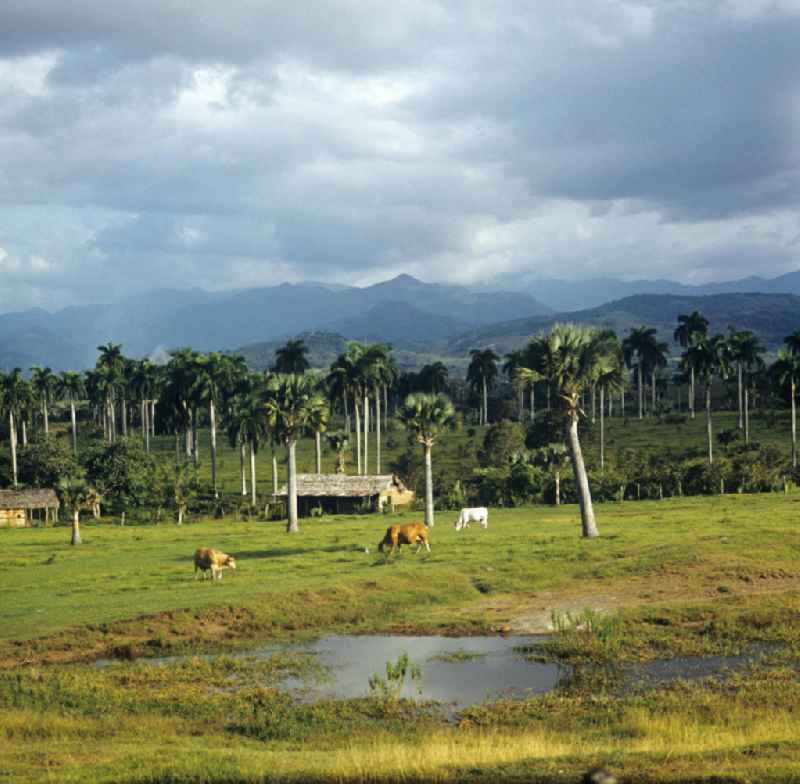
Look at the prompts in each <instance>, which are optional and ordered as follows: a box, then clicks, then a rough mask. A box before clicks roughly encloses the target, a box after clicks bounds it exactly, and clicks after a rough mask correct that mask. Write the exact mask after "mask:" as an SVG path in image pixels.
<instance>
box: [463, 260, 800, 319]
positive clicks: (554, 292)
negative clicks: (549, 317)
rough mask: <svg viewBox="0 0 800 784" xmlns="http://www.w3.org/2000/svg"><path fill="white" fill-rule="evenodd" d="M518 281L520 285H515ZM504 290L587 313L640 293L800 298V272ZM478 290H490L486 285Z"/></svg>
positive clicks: (503, 284)
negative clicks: (693, 281)
mask: <svg viewBox="0 0 800 784" xmlns="http://www.w3.org/2000/svg"><path fill="white" fill-rule="evenodd" d="M515 282H516V285H514V283H515ZM493 285H496V286H497V287H500V288H512V287H513V290H514V291H527V292H529V293H530V294H532V295H533V296H534V297H535V298H537V299H539V300H540V301H542V302H546V303H547V304H548V305H549V306H550V307H551V308H553V309H554V310H557V311H562V312H563V311H571V310H585V309H587V308H594V307H597V306H598V305H602V304H603V303H605V302H613V301H616V300H619V299H623V298H625V297H630V296H634V295H636V294H671V295H676V296H690V297H699V296H705V295H711V294H732V293H761V294H795V295H798V296H800V270H798V271H796V272H790V273H787V274H786V275H781V276H780V277H777V278H763V277H759V276H750V277H747V278H741V279H739V280H732V281H723V282H720V283H707V284H703V285H698V286H692V285H686V284H683V283H678V282H676V281H672V280H663V279H658V280H632V281H625V280H617V279H614V278H592V279H589V280H579V281H565V280H555V279H536V278H533V277H532V276H525V275H523V276H521V277H520V276H515V277H514V278H511V277H506V278H499V279H496V280H495V281H494V282H493ZM477 288H479V289H480V288H487V287H486V286H485V285H483V286H480V287H477Z"/></svg>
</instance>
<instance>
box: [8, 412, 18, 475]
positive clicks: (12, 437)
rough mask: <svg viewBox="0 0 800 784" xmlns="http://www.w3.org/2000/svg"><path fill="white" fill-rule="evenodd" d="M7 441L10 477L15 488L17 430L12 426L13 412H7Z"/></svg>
mask: <svg viewBox="0 0 800 784" xmlns="http://www.w3.org/2000/svg"><path fill="white" fill-rule="evenodd" d="M8 441H9V444H10V446H11V476H12V479H13V481H14V487H16V486H17V428H16V426H15V424H14V412H13V411H9V412H8Z"/></svg>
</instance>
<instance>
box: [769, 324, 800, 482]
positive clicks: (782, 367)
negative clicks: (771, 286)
mask: <svg viewBox="0 0 800 784" xmlns="http://www.w3.org/2000/svg"><path fill="white" fill-rule="evenodd" d="M795 336H798V337H800V333H797V332H796V333H793V335H790V336H789V337H787V338H786V339H785V340H784V343H785V344H786V346H787V347H786V349H783V350H782V351H780V352H779V353H778V360H777V362H775V364H774V365H773V366H772V372H773V374H774V376H775V378H776V379H777V381H778V383H779V384H781V385H782V386H786V387H788V388H789V402H790V405H791V410H792V468H797V384H798V380H800V341H798V342H797V343H795V341H794V337H795Z"/></svg>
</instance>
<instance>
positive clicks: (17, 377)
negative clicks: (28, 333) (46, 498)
mask: <svg viewBox="0 0 800 784" xmlns="http://www.w3.org/2000/svg"><path fill="white" fill-rule="evenodd" d="M26 398H27V390H26V383H25V379H24V378H22V371H21V370H20V369H19V368H14V369H13V370H12V371H11V372H9V373H6V374H5V375H2V376H0V406H2V412H3V413H4V414H5V415H7V416H8V440H9V446H10V447H11V476H12V481H13V483H14V487H16V486H17V480H18V472H17V421H19V419H20V418H21V415H22V409H23V408H24V406H25V401H26Z"/></svg>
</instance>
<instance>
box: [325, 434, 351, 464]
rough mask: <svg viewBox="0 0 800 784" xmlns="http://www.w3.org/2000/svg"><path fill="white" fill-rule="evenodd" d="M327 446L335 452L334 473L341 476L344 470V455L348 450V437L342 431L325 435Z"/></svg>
mask: <svg viewBox="0 0 800 784" xmlns="http://www.w3.org/2000/svg"><path fill="white" fill-rule="evenodd" d="M326 437H327V440H328V446H329V447H330V448H331V449H332V450H333V451H334V452H336V473H337V474H343V473H344V469H345V465H344V463H345V453H346V452H347V450H348V449H349V448H350V436H348V435H347V433H346V432H345V431H344V430H337V431H335V432H333V433H328V434H327V436H326Z"/></svg>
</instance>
